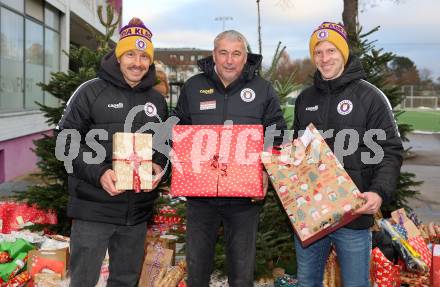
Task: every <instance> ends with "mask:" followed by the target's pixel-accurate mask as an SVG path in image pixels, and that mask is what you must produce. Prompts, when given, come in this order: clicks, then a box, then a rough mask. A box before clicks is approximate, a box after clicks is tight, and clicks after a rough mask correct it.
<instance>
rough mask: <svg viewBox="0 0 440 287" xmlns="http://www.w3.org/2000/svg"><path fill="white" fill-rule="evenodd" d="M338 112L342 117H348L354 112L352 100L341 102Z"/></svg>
mask: <svg viewBox="0 0 440 287" xmlns="http://www.w3.org/2000/svg"><path fill="white" fill-rule="evenodd" d="M337 110H338V113H339V114H340V115H343V116H345V115H348V114H349V113H351V111H352V110H353V103H352V102H351V101H350V100H343V101H340V102H339V104H338V107H337Z"/></svg>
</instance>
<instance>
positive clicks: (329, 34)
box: [309, 22, 350, 64]
mask: <svg viewBox="0 0 440 287" xmlns="http://www.w3.org/2000/svg"><path fill="white" fill-rule="evenodd" d="M323 41H329V42H330V43H332V44H333V45H335V46H336V48H338V50H339V51H340V52H341V53H342V57H344V63H345V64H347V61H348V56H349V55H350V50H349V48H348V42H347V32H345V29H344V27H343V26H341V25H339V24H336V23H332V22H323V23H322V24H321V25H319V27H318V29H316V30H315V31H313V34H312V36H311V37H310V42H309V49H310V58H311V59H312V62H313V51H314V50H315V47H316V45H318V43H320V42H323Z"/></svg>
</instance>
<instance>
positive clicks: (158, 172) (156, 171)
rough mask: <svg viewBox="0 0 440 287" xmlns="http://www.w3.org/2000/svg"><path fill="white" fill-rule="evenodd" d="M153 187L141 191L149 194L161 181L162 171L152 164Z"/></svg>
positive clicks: (158, 166)
mask: <svg viewBox="0 0 440 287" xmlns="http://www.w3.org/2000/svg"><path fill="white" fill-rule="evenodd" d="M153 175H154V177H153V179H154V180H153V186H152V188H151V189H144V190H142V191H143V192H150V191H152V190H154V189H155V188H156V187H157V186H158V185H159V182H160V181H161V180H162V177H163V175H164V172H163V169H162V167H161V166H160V165H158V164H156V163H154V162H153Z"/></svg>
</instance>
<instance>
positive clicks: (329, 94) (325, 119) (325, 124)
mask: <svg viewBox="0 0 440 287" xmlns="http://www.w3.org/2000/svg"><path fill="white" fill-rule="evenodd" d="M330 97H331V93H330V87H329V86H328V85H327V106H326V107H325V114H324V121H325V122H324V130H323V131H322V132H324V133H325V132H327V130H328V122H329V120H328V119H329V118H330V114H329V111H330V100H331V99H330Z"/></svg>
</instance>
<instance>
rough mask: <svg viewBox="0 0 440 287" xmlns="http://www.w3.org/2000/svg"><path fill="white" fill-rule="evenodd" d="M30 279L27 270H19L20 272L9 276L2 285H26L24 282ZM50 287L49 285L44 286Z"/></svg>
mask: <svg viewBox="0 0 440 287" xmlns="http://www.w3.org/2000/svg"><path fill="white" fill-rule="evenodd" d="M30 279H31V276H30V274H29V272H28V271H27V270H25V271H23V272H21V273H20V274H17V275H15V276H14V277H13V278H11V279H10V280H9V281H8V282H7V283H6V284H4V285H2V287H22V286H27V285H26V283H27V282H28V281H29V280H30ZM45 287H50V286H45Z"/></svg>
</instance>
